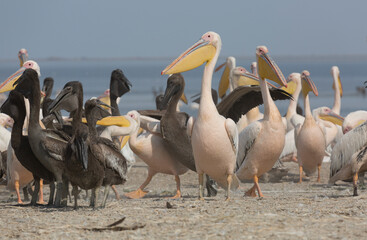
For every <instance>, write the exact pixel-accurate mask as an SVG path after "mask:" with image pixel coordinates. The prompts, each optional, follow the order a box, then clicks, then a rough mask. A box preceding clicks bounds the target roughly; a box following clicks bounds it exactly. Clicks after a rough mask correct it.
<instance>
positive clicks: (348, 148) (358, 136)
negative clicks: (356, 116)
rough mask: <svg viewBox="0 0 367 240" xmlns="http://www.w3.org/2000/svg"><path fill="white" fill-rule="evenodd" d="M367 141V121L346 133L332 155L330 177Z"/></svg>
mask: <svg viewBox="0 0 367 240" xmlns="http://www.w3.org/2000/svg"><path fill="white" fill-rule="evenodd" d="M366 143H367V123H366V122H365V123H363V124H362V125H359V126H358V127H356V128H354V129H353V130H352V131H350V132H348V133H346V134H345V135H344V136H343V137H342V138H341V139H340V140H339V141H338V142H337V143H336V144H335V146H334V148H333V151H332V152H331V157H330V161H331V163H330V177H332V176H334V175H335V174H336V173H337V172H338V171H340V170H341V169H342V167H343V166H345V165H346V164H348V163H349V162H350V161H351V157H352V155H353V154H354V153H356V152H357V151H360V150H361V149H362V147H363V146H364V145H365V144H366Z"/></svg>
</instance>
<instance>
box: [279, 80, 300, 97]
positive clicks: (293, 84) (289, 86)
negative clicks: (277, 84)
mask: <svg viewBox="0 0 367 240" xmlns="http://www.w3.org/2000/svg"><path fill="white" fill-rule="evenodd" d="M296 88H297V83H296V82H294V81H290V82H288V83H287V87H281V89H282V90H284V91H286V92H288V93H289V94H293V93H294V92H295V91H296Z"/></svg>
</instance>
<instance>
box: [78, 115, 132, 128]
mask: <svg viewBox="0 0 367 240" xmlns="http://www.w3.org/2000/svg"><path fill="white" fill-rule="evenodd" d="M82 122H83V123H87V119H85V118H82ZM97 124H98V125H102V126H112V125H116V126H119V127H129V126H130V122H129V120H127V119H126V118H125V117H123V116H110V117H105V118H103V119H101V120H99V121H97Z"/></svg>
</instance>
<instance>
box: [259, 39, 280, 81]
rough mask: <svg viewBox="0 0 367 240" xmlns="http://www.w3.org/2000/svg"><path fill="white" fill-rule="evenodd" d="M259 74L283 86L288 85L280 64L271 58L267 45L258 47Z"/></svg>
mask: <svg viewBox="0 0 367 240" xmlns="http://www.w3.org/2000/svg"><path fill="white" fill-rule="evenodd" d="M256 57H257V65H258V74H259V76H260V78H261V79H265V78H266V79H269V80H271V81H273V82H276V83H278V84H279V85H281V86H287V81H286V80H285V78H284V76H283V73H282V71H280V69H279V67H278V65H277V64H276V63H275V62H274V61H273V60H272V59H271V58H270V56H269V54H268V49H267V48H266V47H265V46H260V47H257V50H256Z"/></svg>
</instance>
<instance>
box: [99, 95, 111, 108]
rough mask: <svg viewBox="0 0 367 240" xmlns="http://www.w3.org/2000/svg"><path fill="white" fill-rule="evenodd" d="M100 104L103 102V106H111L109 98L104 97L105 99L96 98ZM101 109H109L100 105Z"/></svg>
mask: <svg viewBox="0 0 367 240" xmlns="http://www.w3.org/2000/svg"><path fill="white" fill-rule="evenodd" d="M98 99H99V100H100V101H101V102H103V103H104V104H106V105H108V106H111V100H110V96H105V97H101V98H98ZM102 107H103V108H104V109H106V110H110V108H108V107H106V106H104V105H102Z"/></svg>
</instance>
